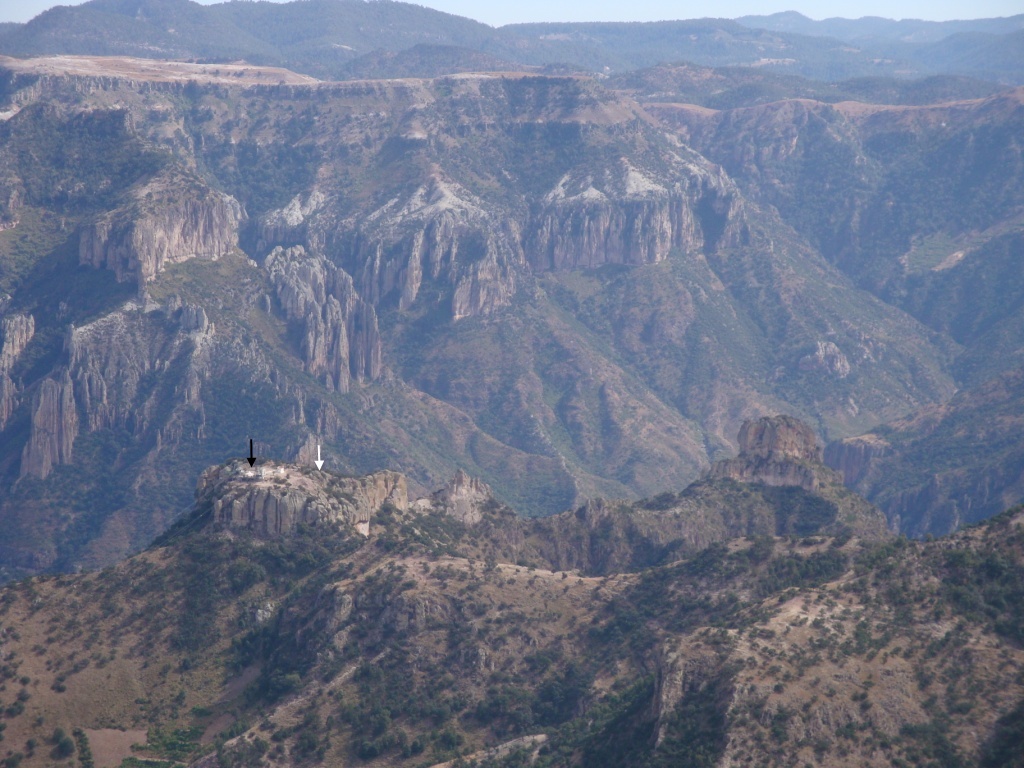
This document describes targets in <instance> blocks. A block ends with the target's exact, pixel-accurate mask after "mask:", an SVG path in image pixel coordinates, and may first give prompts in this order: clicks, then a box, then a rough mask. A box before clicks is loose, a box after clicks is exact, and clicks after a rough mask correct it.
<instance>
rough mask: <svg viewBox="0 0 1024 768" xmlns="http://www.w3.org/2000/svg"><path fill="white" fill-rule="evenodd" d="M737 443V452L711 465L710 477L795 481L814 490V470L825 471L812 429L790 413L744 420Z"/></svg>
mask: <svg viewBox="0 0 1024 768" xmlns="http://www.w3.org/2000/svg"><path fill="white" fill-rule="evenodd" d="M739 444H740V453H739V456H737V457H736V458H735V459H726V460H724V461H719V462H716V463H715V464H714V465H712V467H711V474H710V477H711V478H712V479H720V478H729V479H731V480H736V481H739V482H742V483H764V484H765V485H795V486H799V487H800V488H803V489H804V490H805V491H814V490H816V489H817V488H818V485H819V477H818V473H819V472H821V471H824V472H825V473H826V474H828V473H829V470H828V469H827V468H826V467H825V466H824V465H823V464H822V463H821V448H819V447H818V439H817V437H816V436H815V434H814V431H813V430H812V429H811V428H810V427H808V426H807V425H806V424H804V423H803V422H801V421H799V420H798V419H795V418H793V417H791V416H770V417H769V416H766V417H764V418H761V419H757V420H756V421H746V422H744V423H743V426H742V427H741V428H740V434H739Z"/></svg>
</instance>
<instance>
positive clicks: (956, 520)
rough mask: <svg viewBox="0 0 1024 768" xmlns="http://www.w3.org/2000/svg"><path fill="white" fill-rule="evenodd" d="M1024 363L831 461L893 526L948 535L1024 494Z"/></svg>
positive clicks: (833, 450)
mask: <svg viewBox="0 0 1024 768" xmlns="http://www.w3.org/2000/svg"><path fill="white" fill-rule="evenodd" d="M1022 403H1024V370H1021V369H1017V370H1012V371H1009V372H1007V373H1004V374H1001V375H999V376H996V377H994V378H993V379H991V380H990V381H987V382H985V383H984V384H981V385H979V386H976V387H973V388H969V389H964V390H963V391H961V392H958V393H957V394H956V395H955V396H954V397H953V398H952V399H951V400H950V401H949V402H948V403H946V404H944V405H942V406H937V407H932V408H925V409H921V410H920V411H917V412H915V413H912V414H910V415H908V416H907V417H905V418H903V419H899V420H897V421H894V422H892V423H890V424H887V425H886V426H885V427H883V428H880V429H877V430H874V431H872V432H868V433H866V434H864V435H860V436H858V437H851V438H847V439H845V440H837V441H835V442H833V443H831V444H829V446H828V447H827V448H826V450H825V460H826V462H827V463H828V464H829V466H831V467H834V468H835V469H836V470H838V471H839V472H841V473H842V475H843V478H844V481H845V482H846V484H847V485H848V486H849V487H850V488H851V489H853V490H855V491H856V492H857V493H860V494H862V495H864V496H865V497H866V498H868V499H870V500H871V501H872V502H874V503H875V504H877V505H878V506H879V507H880V508H881V509H882V510H883V511H884V512H885V514H886V516H887V517H888V518H889V521H890V524H891V525H892V527H893V528H895V529H898V530H901V531H904V532H906V533H907V534H910V535H918V536H921V535H925V534H928V533H930V534H932V535H942V534H945V533H949V532H951V531H954V530H956V529H957V528H958V527H960V526H963V525H967V524H971V523H976V522H978V521H980V520H983V519H985V518H986V517H989V516H991V515H994V514H997V513H998V512H997V511H998V510H1000V509H1005V508H1007V507H1010V506H1012V505H1014V504H1018V503H1020V501H1021V500H1022V499H1024V445H1022V443H1021V441H1020V439H1019V435H1020V432H1021V429H1022V428H1024V415H1022V414H1024V408H1022Z"/></svg>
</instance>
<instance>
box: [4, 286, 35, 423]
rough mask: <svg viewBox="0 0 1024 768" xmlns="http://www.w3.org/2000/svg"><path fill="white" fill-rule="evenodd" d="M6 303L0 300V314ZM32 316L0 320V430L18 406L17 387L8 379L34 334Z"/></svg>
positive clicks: (18, 316) (9, 316)
mask: <svg viewBox="0 0 1024 768" xmlns="http://www.w3.org/2000/svg"><path fill="white" fill-rule="evenodd" d="M5 303H6V302H4V301H2V299H0V312H2V311H3V306H4V304H5ZM35 328H36V324H35V319H34V318H33V317H32V315H8V316H6V317H2V318H0V430H3V428H4V427H5V426H6V425H7V420H8V419H9V418H11V414H12V413H14V409H15V407H16V406H17V404H18V401H17V395H18V387H17V385H16V384H15V383H14V381H13V380H12V379H11V377H10V375H9V374H10V371H11V368H12V367H13V366H14V363H15V361H16V360H17V359H18V356H19V355H20V354H21V353H22V351H23V350H24V349H25V347H26V346H27V345H28V343H29V341H31V340H32V336H33V334H34V333H35Z"/></svg>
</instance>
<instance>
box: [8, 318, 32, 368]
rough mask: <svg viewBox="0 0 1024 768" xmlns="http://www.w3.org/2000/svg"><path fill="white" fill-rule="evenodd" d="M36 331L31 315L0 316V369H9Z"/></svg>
mask: <svg viewBox="0 0 1024 768" xmlns="http://www.w3.org/2000/svg"><path fill="white" fill-rule="evenodd" d="M35 332H36V321H35V319H34V318H33V317H32V315H7V316H6V317H3V318H0V371H10V370H11V367H12V366H13V365H14V362H15V361H16V360H17V359H18V355H20V354H21V353H22V351H23V350H24V349H25V347H26V346H28V343H29V342H30V341H31V340H32V336H33V335H34V334H35Z"/></svg>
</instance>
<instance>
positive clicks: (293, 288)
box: [264, 246, 383, 392]
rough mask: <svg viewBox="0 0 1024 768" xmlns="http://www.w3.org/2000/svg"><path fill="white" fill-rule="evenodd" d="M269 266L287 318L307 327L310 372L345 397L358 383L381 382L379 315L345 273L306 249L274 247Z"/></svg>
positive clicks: (304, 336) (304, 334)
mask: <svg viewBox="0 0 1024 768" xmlns="http://www.w3.org/2000/svg"><path fill="white" fill-rule="evenodd" d="M264 266H265V268H266V269H267V271H268V272H269V273H270V277H271V280H272V281H273V283H274V286H275V288H276V290H277V298H278V301H279V302H280V303H281V308H282V309H283V310H284V315H285V317H286V318H288V320H290V321H293V322H296V323H298V324H299V325H300V326H301V328H302V357H303V360H304V362H305V366H306V370H308V371H309V372H310V373H312V374H313V375H314V376H317V377H318V378H320V379H322V380H323V381H324V382H325V383H326V384H328V385H329V387H330V388H332V389H335V390H338V391H340V392H348V391H349V387H350V383H351V382H352V381H353V380H355V381H373V380H375V379H377V378H379V377H380V375H381V370H382V367H383V365H382V354H383V353H382V349H381V340H380V332H379V330H378V328H377V313H376V312H375V311H374V309H373V307H372V306H371V305H370V304H369V303H367V302H365V301H363V300H362V299H361V298H360V297H359V296H358V294H357V293H356V290H355V287H354V286H353V283H352V278H351V276H350V275H349V274H348V273H347V272H345V270H343V269H339V268H338V267H336V266H334V265H333V264H331V263H330V262H328V261H327V260H326V259H324V258H323V257H322V256H319V255H316V254H312V253H308V252H307V251H306V250H305V249H304V248H303V247H302V246H295V247H293V248H288V249H284V248H281V247H277V248H275V249H274V250H273V251H271V253H270V255H269V256H267V258H266V261H265V262H264Z"/></svg>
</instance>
